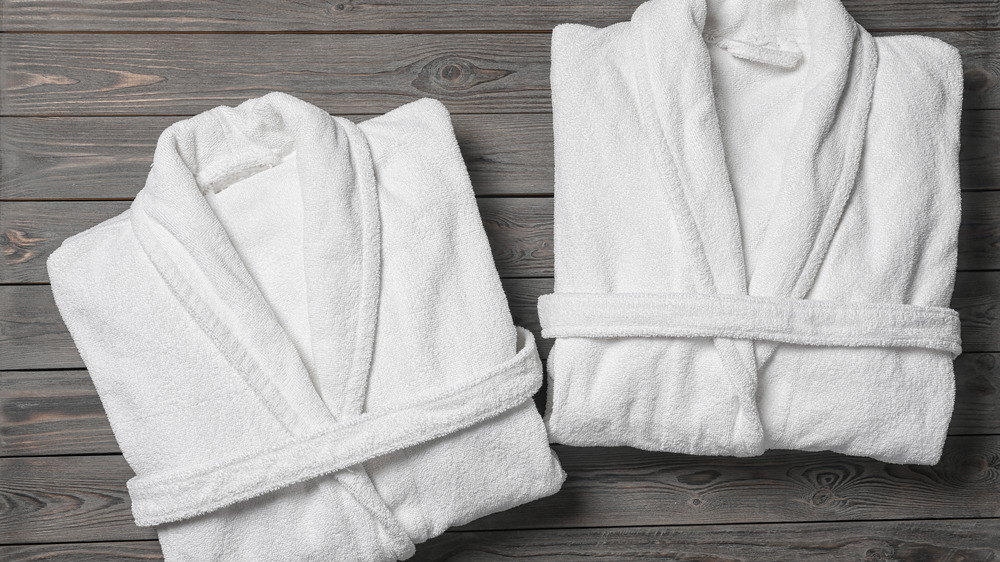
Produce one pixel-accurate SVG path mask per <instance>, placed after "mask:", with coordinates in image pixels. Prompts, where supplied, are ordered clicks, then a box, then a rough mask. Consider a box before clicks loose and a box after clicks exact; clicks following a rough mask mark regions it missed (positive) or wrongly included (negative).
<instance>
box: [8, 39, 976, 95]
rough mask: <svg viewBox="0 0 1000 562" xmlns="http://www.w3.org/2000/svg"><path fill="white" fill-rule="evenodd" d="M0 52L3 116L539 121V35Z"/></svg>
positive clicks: (20, 46)
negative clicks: (467, 116) (432, 104)
mask: <svg viewBox="0 0 1000 562" xmlns="http://www.w3.org/2000/svg"><path fill="white" fill-rule="evenodd" d="M956 38H958V37H956ZM959 40H960V41H961V39H959ZM981 42H982V41H981V40H977V43H981ZM966 44H967V45H968V46H969V47H971V48H972V50H973V51H975V50H977V47H976V45H975V44H968V42H966ZM0 50H2V51H3V53H4V56H3V58H0V76H3V82H2V84H0V86H2V87H0V94H2V98H0V113H2V114H4V115H113V114H131V115H135V114H158V115H190V114H193V113H198V112H200V111H203V110H206V109H210V108H212V107H215V106H217V105H222V104H227V105H232V104H238V103H240V102H242V101H244V100H245V99H246V98H251V97H257V96H260V95H263V94H266V93H268V92H270V91H272V90H283V91H285V92H287V93H289V94H292V95H294V96H297V97H299V98H301V99H303V100H305V101H309V102H312V103H314V104H317V105H320V106H321V107H323V108H324V109H326V110H327V111H329V112H330V113H334V114H337V115H347V114H365V113H384V112H386V111H388V110H390V109H394V108H396V107H398V106H400V105H403V104H404V103H406V102H409V101H413V100H416V99H419V98H423V97H435V98H438V99H440V100H441V101H443V102H445V103H446V104H447V105H448V107H449V109H451V110H452V111H454V112H460V113H461V112H466V113H468V112H491V113H519V112H548V111H549V91H548V73H549V36H548V35H545V34H514V35H470V34H444V35H440V34H418V35H371V34H349V35H314V34H305V35H302V34H293V35H287V34H277V35H270V34H269V35H257V34H253V35H229V34H223V35H175V34H155V35H133V34H3V35H2V36H0Z"/></svg>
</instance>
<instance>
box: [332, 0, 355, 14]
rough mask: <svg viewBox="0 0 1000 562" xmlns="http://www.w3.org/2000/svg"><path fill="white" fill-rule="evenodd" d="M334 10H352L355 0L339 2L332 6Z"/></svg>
mask: <svg viewBox="0 0 1000 562" xmlns="http://www.w3.org/2000/svg"><path fill="white" fill-rule="evenodd" d="M330 7H331V8H332V9H333V11H334V12H350V11H353V10H354V0H346V1H345V2H337V3H336V4H332V5H331V6H330Z"/></svg>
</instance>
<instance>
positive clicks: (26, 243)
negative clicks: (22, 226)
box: [0, 228, 45, 265]
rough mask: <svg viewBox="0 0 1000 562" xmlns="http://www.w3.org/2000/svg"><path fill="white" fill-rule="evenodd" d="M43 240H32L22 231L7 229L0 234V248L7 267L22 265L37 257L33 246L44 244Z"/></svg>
mask: <svg viewBox="0 0 1000 562" xmlns="http://www.w3.org/2000/svg"><path fill="white" fill-rule="evenodd" d="M44 241H45V238H32V237H31V236H28V235H27V233H25V232H24V231H23V230H15V229H13V228H8V229H7V230H4V231H3V234H0V248H3V255H4V257H5V258H6V259H7V263H8V264H9V265H17V264H19V263H24V262H26V261H28V260H30V259H31V258H33V257H35V256H36V255H38V252H37V251H36V250H35V246H37V245H38V244H40V243H41V242H44Z"/></svg>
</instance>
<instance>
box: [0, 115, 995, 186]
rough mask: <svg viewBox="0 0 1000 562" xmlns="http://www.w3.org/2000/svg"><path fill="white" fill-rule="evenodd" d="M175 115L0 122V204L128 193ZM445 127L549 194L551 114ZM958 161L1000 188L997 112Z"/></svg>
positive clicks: (484, 157) (488, 180)
mask: <svg viewBox="0 0 1000 562" xmlns="http://www.w3.org/2000/svg"><path fill="white" fill-rule="evenodd" d="M368 117H369V116H352V118H353V119H354V120H356V121H357V120H363V119H367V118H368ZM178 119H181V118H180V117H4V118H0V198H2V199H9V200H17V199H32V200H38V199H108V198H117V199H127V198H131V197H134V196H135V194H136V192H137V191H138V190H139V189H140V188H141V187H142V186H143V183H144V182H145V179H146V174H147V173H149V165H150V163H151V162H152V158H153V148H154V146H155V144H156V139H157V137H158V136H159V134H160V132H161V131H163V129H165V128H166V127H167V126H169V125H170V124H171V123H173V122H174V121H177V120H178ZM452 121H453V123H454V126H455V135H456V136H457V137H458V143H459V146H461V147H462V153H463V154H464V156H465V163H466V166H467V167H468V169H469V175H470V176H471V177H472V185H473V186H474V187H475V190H476V193H477V194H479V195H500V194H503V195H516V194H545V195H550V194H551V193H552V116H551V115H548V114H521V115H491V114H481V115H455V116H453V117H452ZM959 159H960V163H961V171H962V174H961V178H962V189H964V190H967V191H971V190H987V189H1000V111H993V110H969V111H966V112H965V113H964V114H963V118H962V151H961V154H960V157H959Z"/></svg>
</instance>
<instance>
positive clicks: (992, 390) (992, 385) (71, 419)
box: [0, 353, 1000, 457]
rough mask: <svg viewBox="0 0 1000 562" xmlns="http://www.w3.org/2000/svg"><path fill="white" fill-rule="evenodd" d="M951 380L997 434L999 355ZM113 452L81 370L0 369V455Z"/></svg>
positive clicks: (955, 419)
mask: <svg viewBox="0 0 1000 562" xmlns="http://www.w3.org/2000/svg"><path fill="white" fill-rule="evenodd" d="M955 379H956V387H957V389H956V397H955V413H954V414H953V415H952V419H951V426H950V427H949V428H948V432H949V434H951V435H991V434H994V435H995V434H1000V355H998V354H995V353H967V354H965V355H962V356H961V357H959V358H958V359H957V360H956V361H955ZM543 397H544V396H542V397H540V398H543ZM540 401H541V400H540ZM118 452H120V451H119V449H118V443H117V442H116V441H115V437H114V435H113V434H112V433H111V426H110V425H108V420H107V417H106V415H105V413H104V409H103V408H102V407H101V401H100V399H99V398H98V396H97V391H96V390H94V386H93V384H92V383H91V381H90V377H89V375H88V374H87V371H84V370H73V371H9V372H0V456H3V457H6V456H29V455H78V454H109V453H118Z"/></svg>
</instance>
